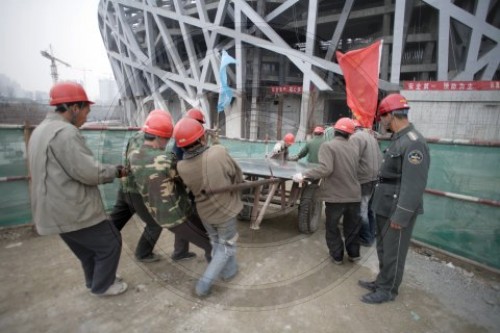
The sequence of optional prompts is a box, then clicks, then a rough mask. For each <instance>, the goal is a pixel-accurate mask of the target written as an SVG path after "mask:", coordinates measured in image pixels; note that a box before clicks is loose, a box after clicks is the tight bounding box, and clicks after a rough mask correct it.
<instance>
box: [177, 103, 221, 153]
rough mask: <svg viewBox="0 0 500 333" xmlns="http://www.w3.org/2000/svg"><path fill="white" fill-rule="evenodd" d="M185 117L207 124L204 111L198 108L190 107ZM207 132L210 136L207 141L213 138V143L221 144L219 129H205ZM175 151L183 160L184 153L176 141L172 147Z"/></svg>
mask: <svg viewBox="0 0 500 333" xmlns="http://www.w3.org/2000/svg"><path fill="white" fill-rule="evenodd" d="M184 117H187V118H191V119H194V120H196V121H198V122H199V123H200V124H202V125H205V115H204V114H203V111H201V110H200V109H197V108H193V109H189V110H188V111H187V112H186V114H185V115H184ZM205 133H206V135H207V136H208V137H207V142H208V141H209V140H208V139H211V141H212V144H214V145H216V144H219V143H220V142H219V131H218V130H212V129H205ZM172 151H173V152H174V154H175V156H177V159H178V160H182V154H183V153H184V152H183V150H182V149H181V148H179V147H178V146H177V144H176V143H174V147H173V149H172Z"/></svg>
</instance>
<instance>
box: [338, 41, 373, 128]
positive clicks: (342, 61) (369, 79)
mask: <svg viewBox="0 0 500 333" xmlns="http://www.w3.org/2000/svg"><path fill="white" fill-rule="evenodd" d="M381 50H382V41H381V40H379V41H377V42H375V43H373V44H372V45H370V46H368V47H365V48H362V49H358V50H354V51H349V52H347V53H345V54H342V53H340V52H338V51H337V52H336V55H337V60H338V62H339V66H340V68H341V69H342V72H343V73H344V79H345V85H346V93H347V105H348V106H349V108H350V109H351V111H352V113H354V115H355V116H356V118H357V119H358V121H359V122H360V123H361V125H362V126H363V127H368V128H371V127H372V125H373V119H374V118H375V112H376V109H377V98H378V76H379V70H380V53H381Z"/></svg>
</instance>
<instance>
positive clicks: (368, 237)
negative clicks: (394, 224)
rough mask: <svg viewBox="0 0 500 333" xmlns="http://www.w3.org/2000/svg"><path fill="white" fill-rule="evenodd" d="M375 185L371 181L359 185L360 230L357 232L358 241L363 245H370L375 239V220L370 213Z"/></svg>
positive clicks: (374, 182)
mask: <svg viewBox="0 0 500 333" xmlns="http://www.w3.org/2000/svg"><path fill="white" fill-rule="evenodd" d="M376 183H377V182H376V181H372V182H367V183H364V184H361V208H360V215H361V230H360V231H359V240H360V241H361V242H363V243H365V244H372V242H373V240H374V239H375V219H374V218H373V212H372V211H371V201H372V194H373V189H374V188H375V184H376Z"/></svg>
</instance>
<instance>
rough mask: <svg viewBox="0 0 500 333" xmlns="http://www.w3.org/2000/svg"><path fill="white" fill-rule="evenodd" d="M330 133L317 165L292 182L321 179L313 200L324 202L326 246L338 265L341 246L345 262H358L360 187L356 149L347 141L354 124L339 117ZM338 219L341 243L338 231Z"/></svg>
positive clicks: (340, 261)
mask: <svg viewBox="0 0 500 333" xmlns="http://www.w3.org/2000/svg"><path fill="white" fill-rule="evenodd" d="M334 130H335V134H334V135H335V136H334V138H333V140H331V141H328V142H325V143H324V144H322V145H321V148H320V149H319V166H318V167H316V168H313V169H310V170H308V171H306V172H304V174H300V173H298V174H296V175H294V176H293V180H294V181H296V182H301V181H302V180H303V179H304V178H308V179H323V181H322V182H321V185H320V188H319V191H318V194H317V199H318V200H322V201H324V202H325V215H326V232H325V238H326V245H327V247H328V250H329V253H330V256H331V258H332V261H333V263H334V264H337V265H341V264H343V262H344V245H345V249H346V251H347V260H349V261H351V262H355V261H358V260H360V259H361V256H360V253H359V238H358V237H359V229H360V227H361V226H360V221H359V220H360V218H359V206H360V202H361V187H360V186H359V182H358V178H357V169H358V160H359V156H358V150H357V148H356V146H355V145H353V144H352V143H351V142H349V137H350V136H351V134H352V133H354V123H353V121H352V120H351V119H349V118H340V119H339V120H338V121H337V122H336V123H335V126H334ZM341 217H343V234H344V240H343V239H342V236H341V233H340V229H339V222H340V218H341Z"/></svg>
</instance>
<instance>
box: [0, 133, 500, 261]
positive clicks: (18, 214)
mask: <svg viewBox="0 0 500 333" xmlns="http://www.w3.org/2000/svg"><path fill="white" fill-rule="evenodd" d="M135 130H137V129H136V128H119V129H116V128H113V129H108V128H105V127H99V128H92V129H83V130H82V133H83V135H84V136H85V138H86V140H87V144H88V145H89V147H91V149H92V151H93V152H94V155H95V156H96V158H97V159H99V160H100V161H101V162H103V163H111V164H118V163H122V156H123V152H124V149H125V145H126V142H127V140H128V138H129V137H130V135H132V134H133V133H134V131H135ZM29 131H31V129H30V128H24V127H23V126H0V192H1V193H2V195H1V196H0V211H1V214H0V227H7V226H15V225H23V224H29V223H31V211H30V201H29V191H28V189H29V173H28V167H27V162H26V157H27V156H26V145H25V138H26V139H27V138H28V137H29ZM429 141H430V142H431V143H429V146H430V151H431V169H430V174H429V180H428V183H427V190H426V194H425V196H424V210H425V213H424V215H422V216H420V217H419V218H418V220H417V224H416V226H415V230H414V233H413V237H414V239H416V240H418V241H420V242H422V243H425V244H429V245H432V246H434V247H436V248H439V249H442V250H444V251H447V252H450V253H453V254H456V255H459V256H462V257H465V258H468V259H470V260H473V261H476V262H478V263H481V264H484V265H486V266H489V267H493V268H496V269H500V257H499V256H498V255H496V254H497V253H500V204H499V202H500V167H499V166H500V145H498V144H495V143H489V144H486V145H482V144H478V143H474V142H457V141H450V140H436V139H433V140H429ZM221 143H222V144H223V145H224V146H225V147H227V149H228V150H229V152H230V153H231V154H232V155H233V156H237V157H262V156H264V155H265V154H266V153H269V152H271V150H272V148H273V146H274V142H267V143H266V142H263V141H254V142H249V141H244V140H230V139H221ZM303 144H304V143H303V142H302V143H301V142H299V143H296V144H295V145H293V146H292V147H291V154H296V153H297V152H298V151H299V150H300V149H301V148H302V146H303ZM380 144H381V147H382V149H383V148H385V147H386V146H387V145H388V142H387V141H381V143H380ZM118 186H119V182H118V181H115V182H113V183H111V184H106V185H102V186H100V189H101V193H102V197H103V204H104V205H105V208H106V209H107V210H108V211H109V210H110V209H111V208H112V207H113V204H114V201H115V197H116V192H117V190H118Z"/></svg>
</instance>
